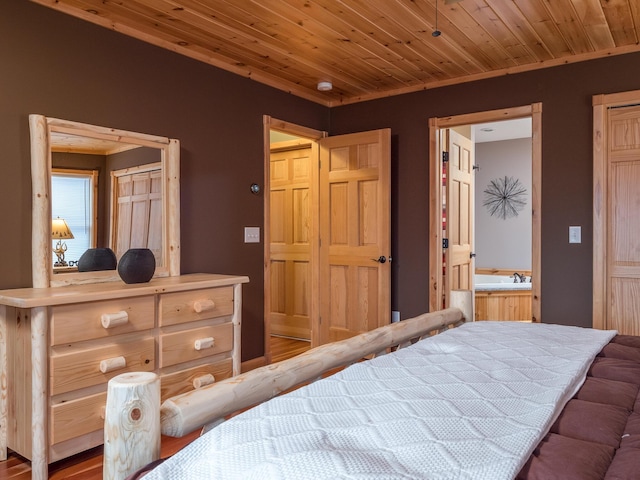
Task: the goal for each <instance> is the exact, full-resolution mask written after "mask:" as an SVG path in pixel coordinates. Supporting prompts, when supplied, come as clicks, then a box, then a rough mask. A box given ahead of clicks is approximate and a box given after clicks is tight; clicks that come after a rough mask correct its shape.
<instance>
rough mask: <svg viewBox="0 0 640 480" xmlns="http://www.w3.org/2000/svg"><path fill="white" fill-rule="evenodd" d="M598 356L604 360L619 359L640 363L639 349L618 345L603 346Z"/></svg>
mask: <svg viewBox="0 0 640 480" xmlns="http://www.w3.org/2000/svg"><path fill="white" fill-rule="evenodd" d="M599 355H600V356H601V357H606V358H620V359H623V360H633V361H634V362H636V363H640V348H634V347H630V346H627V345H622V344H620V343H609V344H607V345H605V347H604V348H603V349H602V350H601V351H600V354H599Z"/></svg>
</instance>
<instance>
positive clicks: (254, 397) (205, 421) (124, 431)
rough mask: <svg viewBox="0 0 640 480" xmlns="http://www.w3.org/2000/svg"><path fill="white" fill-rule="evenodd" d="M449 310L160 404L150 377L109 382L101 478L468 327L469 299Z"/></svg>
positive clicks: (118, 475)
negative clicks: (331, 376)
mask: <svg viewBox="0 0 640 480" xmlns="http://www.w3.org/2000/svg"><path fill="white" fill-rule="evenodd" d="M451 305H452V308H447V309H444V310H440V311H437V312H432V313H425V314H422V315H419V316H417V317H414V318H411V319H407V320H403V321H402V322H398V323H393V324H391V325H387V326H384V327H380V328H377V329H375V330H371V331H369V332H365V333H362V334H360V335H357V336H355V337H351V338H348V339H346V340H342V341H338V342H334V343H330V344H326V345H321V346H319V347H316V348H313V349H311V350H309V351H307V352H305V353H303V354H301V355H298V356H296V357H293V358H290V359H288V360H284V361H282V362H278V363H275V364H271V365H267V366H264V367H260V368H257V369H255V370H251V371H249V372H246V373H243V374H241V375H238V376H235V377H232V378H229V379H226V380H223V381H220V382H216V383H214V384H212V385H208V386H205V387H202V388H199V389H196V390H192V391H190V392H188V393H184V394H181V395H178V396H175V397H172V398H169V399H167V400H165V402H164V403H163V404H162V406H160V407H159V404H160V401H159V399H160V380H159V378H158V377H157V375H156V374H154V373H149V372H133V373H125V374H122V375H119V376H117V377H114V378H112V379H111V380H110V381H109V386H108V392H107V406H106V410H105V439H104V440H105V443H104V467H103V478H104V479H105V480H122V479H125V478H126V477H127V476H128V475H130V474H131V473H133V472H135V471H136V470H138V469H140V468H142V467H144V466H145V465H148V464H149V463H151V462H153V461H155V460H158V459H159V457H160V435H161V433H162V434H163V435H168V436H172V437H182V436H184V435H187V434H188V433H190V432H193V431H194V430H196V429H198V428H203V427H205V429H207V428H210V427H211V426H215V425H217V424H218V423H220V422H222V421H224V419H225V418H226V417H228V416H230V415H232V414H234V413H236V412H239V411H241V410H244V409H247V408H249V407H252V406H255V405H257V404H259V403H262V402H264V401H266V400H269V399H270V398H273V397H275V396H277V395H279V394H281V393H283V392H286V391H288V390H290V389H292V388H295V387H297V386H299V385H302V384H304V383H308V382H311V381H314V380H317V379H319V378H321V377H322V376H323V375H325V374H327V373H331V372H332V371H334V370H336V369H339V368H341V367H346V366H348V365H350V364H352V363H355V362H358V361H361V360H363V359H368V358H373V357H375V356H379V355H382V354H385V353H387V352H389V351H392V350H393V349H397V348H402V347H404V346H408V345H410V344H412V343H414V342H415V341H417V340H419V339H422V338H424V337H428V336H432V335H435V334H438V333H441V332H443V331H445V330H447V329H449V328H454V327H457V326H459V325H462V324H463V323H465V322H466V321H472V320H473V300H472V295H471V291H466V290H462V291H452V292H451Z"/></svg>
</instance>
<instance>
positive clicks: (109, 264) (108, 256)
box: [78, 248, 118, 272]
mask: <svg viewBox="0 0 640 480" xmlns="http://www.w3.org/2000/svg"><path fill="white" fill-rule="evenodd" d="M117 264H118V259H117V258H116V254H115V253H113V250H111V249H110V248H90V249H88V250H87V251H85V252H84V253H83V254H82V256H81V257H80V259H79V260H78V271H79V272H98V271H101V270H115V269H116V265H117Z"/></svg>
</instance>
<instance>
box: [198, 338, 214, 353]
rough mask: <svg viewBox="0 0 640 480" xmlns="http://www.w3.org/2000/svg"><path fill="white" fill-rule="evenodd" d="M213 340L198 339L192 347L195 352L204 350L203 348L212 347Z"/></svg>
mask: <svg viewBox="0 0 640 480" xmlns="http://www.w3.org/2000/svg"><path fill="white" fill-rule="evenodd" d="M214 343H215V340H214V339H213V337H206V338H199V339H198V340H196V341H195V342H193V347H194V348H195V349H196V350H204V349H205V348H211V347H213V344H214Z"/></svg>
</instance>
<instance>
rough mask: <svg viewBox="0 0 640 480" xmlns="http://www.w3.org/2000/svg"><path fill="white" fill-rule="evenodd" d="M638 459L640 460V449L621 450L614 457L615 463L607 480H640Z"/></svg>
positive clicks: (612, 464)
mask: <svg viewBox="0 0 640 480" xmlns="http://www.w3.org/2000/svg"><path fill="white" fill-rule="evenodd" d="M638 458H640V448H620V449H619V450H618V451H617V452H616V455H615V457H613V462H611V466H610V467H609V470H608V471H607V475H606V477H604V478H605V480H638V479H640V469H638Z"/></svg>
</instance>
